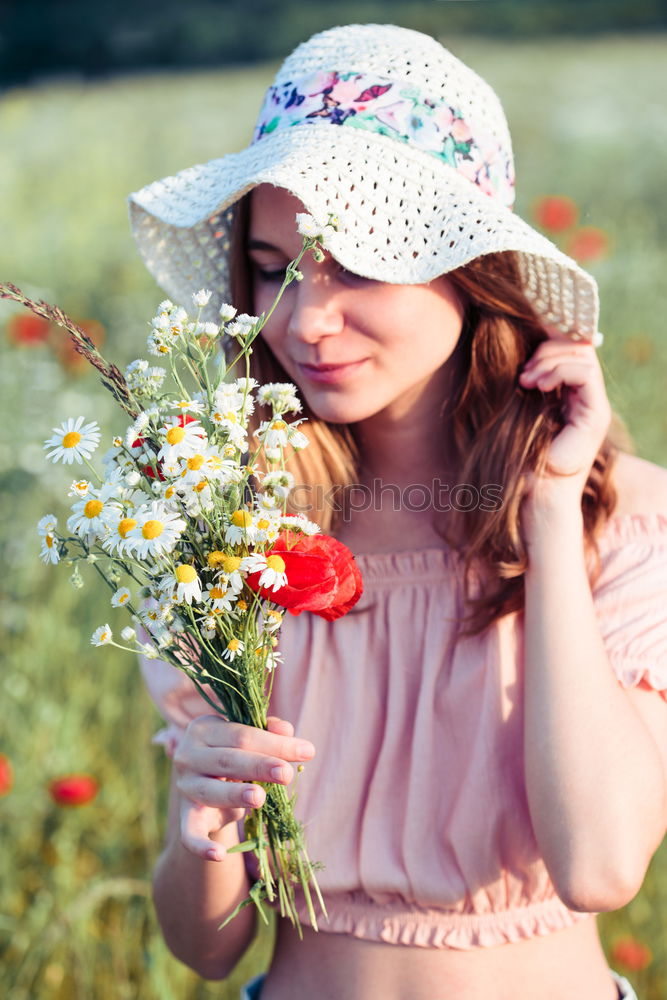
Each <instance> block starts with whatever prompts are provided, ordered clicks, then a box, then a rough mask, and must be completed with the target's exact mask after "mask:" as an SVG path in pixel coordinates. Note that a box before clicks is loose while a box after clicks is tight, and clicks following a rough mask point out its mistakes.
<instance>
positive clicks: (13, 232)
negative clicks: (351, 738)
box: [0, 35, 667, 1000]
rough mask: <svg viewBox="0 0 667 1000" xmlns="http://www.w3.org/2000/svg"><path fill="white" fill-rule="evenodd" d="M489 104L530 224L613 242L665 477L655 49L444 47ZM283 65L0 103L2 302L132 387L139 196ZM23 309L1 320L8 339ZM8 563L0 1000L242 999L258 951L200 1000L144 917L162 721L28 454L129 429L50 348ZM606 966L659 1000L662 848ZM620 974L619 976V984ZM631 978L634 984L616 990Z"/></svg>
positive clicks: (141, 79) (15, 466) (33, 351)
mask: <svg viewBox="0 0 667 1000" xmlns="http://www.w3.org/2000/svg"><path fill="white" fill-rule="evenodd" d="M450 44H451V47H452V48H453V49H454V51H455V52H456V53H457V54H458V55H460V56H461V57H462V58H463V59H464V60H466V61H468V62H469V63H470V64H471V65H472V66H474V67H475V68H477V69H478V70H480V72H482V74H483V75H485V76H486V77H487V79H488V80H489V81H490V82H491V83H492V84H493V85H494V86H495V88H496V89H497V91H498V92H499V94H500V95H501V98H502V99H503V103H504V105H505V108H506V111H507V113H508V117H509V120H510V124H511V126H512V131H513V136H514V145H515V153H516V159H517V174H518V204H517V211H518V212H519V214H522V215H526V216H529V215H530V213H531V210H532V206H533V205H534V203H535V201H536V199H538V198H540V197H541V196H543V195H547V194H565V195H568V196H570V197H571V198H573V199H574V200H575V201H576V203H577V204H578V206H579V209H580V213H581V221H582V222H583V223H584V224H586V225H593V226H596V227H599V228H601V229H603V230H604V231H605V232H606V233H607V235H608V238H609V241H610V247H611V251H610V253H609V255H608V256H607V257H606V258H604V259H602V260H600V261H598V262H597V263H595V264H592V265H591V268H590V269H591V270H592V271H593V273H594V274H595V275H596V277H597V278H598V280H599V283H600V290H601V296H602V323H601V329H602V330H603V331H604V333H605V337H606V340H605V345H604V348H603V349H602V352H601V357H602V360H603V364H604V367H605V371H606V374H607V381H608V388H609V393H610V397H611V399H612V403H613V405H614V406H615V408H616V409H617V411H619V412H620V414H621V415H622V416H623V418H624V419H625V421H626V423H627V425H628V427H629V429H630V431H631V433H632V435H633V437H634V440H635V442H636V447H637V451H638V453H639V454H641V455H642V456H643V457H645V458H649V459H651V460H653V461H655V462H658V463H660V464H663V465H667V409H666V408H665V406H664V400H665V389H666V383H665V376H666V374H667V337H666V336H665V332H664V330H663V326H664V315H665V312H666V305H667V303H666V301H665V299H666V292H665V288H666V286H665V279H664V275H665V273H667V249H666V247H665V240H664V235H665V233H666V232H667V199H666V198H665V195H664V177H665V164H666V163H667V113H666V110H665V104H664V94H665V93H667V79H666V77H667V38H666V37H664V36H658V35H656V36H644V37H637V36H636V37H632V38H630V37H627V38H621V37H610V38H606V39H598V40H592V41H591V40H588V41H581V40H577V41H566V40H558V41H546V42H541V43H525V42H521V43H515V44H506V43H504V44H502V45H500V44H497V43H492V42H489V41H483V42H482V41H480V40H474V39H470V38H467V39H456V40H454V41H451V40H450ZM273 70H274V67H273V66H266V67H263V68H261V69H253V70H252V71H244V70H234V71H230V72H224V71H220V72H215V73H212V72H207V73H183V74H171V75H160V74H153V75H147V76H132V77H124V78H117V79H114V80H110V81H107V82H101V83H99V82H98V83H95V84H94V85H84V84H82V83H81V82H79V81H77V80H75V79H71V80H62V81H59V82H51V83H49V84H43V85H40V86H35V87H31V88H26V89H22V88H19V89H15V90H9V91H6V92H5V93H4V94H2V96H1V100H0V144H1V145H0V148H1V149H2V154H1V156H0V233H1V234H2V239H1V240H0V281H13V282H15V283H16V284H18V285H20V286H21V287H22V288H24V290H26V291H28V292H30V293H32V294H34V295H37V296H40V297H44V298H46V299H47V300H49V301H51V302H57V303H58V304H59V305H61V306H62V307H63V308H64V309H65V310H66V311H68V312H69V313H70V314H71V315H73V316H74V317H76V318H79V319H84V318H94V319H96V320H97V321H99V322H100V323H102V324H103V326H104V328H105V330H106V343H105V346H104V349H103V350H104V353H105V354H106V356H107V357H109V358H110V359H112V360H114V361H116V362H117V363H118V364H119V365H121V366H123V365H125V364H127V363H128V362H129V361H131V360H132V359H133V358H135V357H137V356H138V355H140V354H141V353H142V344H143V343H144V337H145V329H146V327H145V323H146V321H147V320H148V319H149V318H150V316H151V315H152V313H153V310H154V306H155V305H156V303H157V302H158V301H159V300H160V298H161V297H162V296H161V294H160V292H159V290H158V289H156V288H155V286H154V284H153V282H152V280H151V279H150V278H149V277H148V275H147V274H145V273H144V270H143V268H142V265H141V263H140V260H139V258H138V255H137V254H136V251H135V249H134V246H133V244H132V241H131V238H130V236H129V233H128V228H127V221H126V211H125V207H124V199H125V197H126V195H127V193H128V192H129V191H132V190H135V189H137V188H139V187H141V186H142V185H143V184H145V183H147V182H149V181H151V180H153V179H155V178H157V177H159V176H163V175H165V174H168V173H171V172H175V171H176V170H178V169H180V168H182V167H185V166H188V165H190V164H191V163H195V162H202V161H205V160H207V159H209V158H211V157H213V156H218V155H222V154H223V153H225V152H227V151H230V150H233V149H237V148H239V147H240V146H241V145H242V144H244V143H245V142H246V140H247V139H248V138H249V136H250V133H251V130H252V124H253V118H254V113H255V110H256V108H257V106H258V104H259V101H260V98H261V95H262V93H263V90H264V88H265V87H266V85H267V84H268V83H269V82H270V79H271V77H272V74H273ZM12 312H13V309H12V307H10V306H9V305H8V304H7V303H0V330H1V329H2V327H3V324H4V325H6V324H7V323H8V322H10V321H11V317H12ZM0 352H1V365H0V380H1V382H0V386H1V395H0V406H1V407H2V410H1V412H0V422H1V425H2V428H3V434H2V437H1V440H0V470H1V473H2V480H1V489H2V500H3V503H2V507H1V510H0V544H1V545H2V557H3V565H4V573H3V574H2V580H1V582H0V587H1V588H2V590H1V594H2V599H1V606H0V614H1V621H2V627H3V635H4V639H3V670H2V675H1V678H0V685H1V686H2V692H3V704H4V712H3V719H4V726H3V730H2V734H1V735H0V753H5V754H6V755H7V756H8V757H9V758H10V759H11V761H12V765H13V769H14V786H13V789H12V790H11V792H10V793H9V794H7V795H6V796H4V797H3V798H2V799H0V835H1V842H2V845H3V849H2V851H1V852H0V885H1V888H0V893H1V894H2V895H1V903H0V955H2V961H1V963H0V966H1V968H0V994H1V995H2V996H3V997H8V998H10V1000H107V998H109V1000H111V998H114V1000H116V998H123V1000H125V998H127V1000H130V998H131V1000H135V998H136V1000H156V998H159V1000H195V998H196V1000H203V998H212V997H216V998H223V1000H226V998H232V997H236V996H237V995H238V983H239V982H240V981H242V980H243V979H245V978H248V977H249V976H250V975H252V974H254V973H255V972H256V971H258V970H259V969H260V968H261V967H262V964H263V963H264V962H265V961H266V959H267V956H268V953H269V949H270V934H269V933H266V934H263V935H262V936H261V938H260V940H259V941H258V942H257V944H256V945H255V946H253V949H252V951H251V952H250V953H249V954H248V956H246V958H245V959H244V962H243V965H242V967H241V968H239V970H237V975H236V976H235V977H234V980H233V981H229V982H228V983H224V984H207V983H204V982H203V981H201V980H199V979H197V977H195V976H194V975H192V974H191V973H189V972H188V971H187V970H185V969H183V968H182V967H181V966H180V965H179V964H178V963H177V962H176V961H175V960H174V959H172V958H171V956H170V955H169V954H168V953H167V951H166V949H165V947H164V945H163V944H162V941H161V938H160V936H159V933H158V931H157V928H156V924H155V919H154V916H153V913H152V907H151V903H150V871H151V869H152V866H153V862H154V859H155V857H156V854H157V852H158V850H159V846H160V840H161V836H162V828H163V822H164V812H165V793H166V781H167V776H168V775H167V771H168V768H167V765H166V763H165V760H164V759H163V756H162V752H161V750H160V749H158V748H152V747H151V746H150V745H149V743H150V737H151V734H152V733H153V732H154V730H155V729H156V728H157V727H158V719H157V716H156V713H155V712H154V710H153V708H152V706H151V705H150V704H149V702H148V698H147V696H146V695H145V694H144V691H143V687H142V684H141V681H140V678H139V675H138V671H137V667H136V664H135V662H134V661H133V659H132V657H130V656H129V655H128V656H126V657H124V656H123V655H122V654H121V653H120V652H118V651H116V650H108V649H104V650H93V649H92V647H91V646H90V644H89V637H90V634H91V633H92V631H93V630H94V628H96V627H97V626H98V625H99V624H102V623H103V622H106V621H109V622H110V624H111V625H112V627H114V628H120V627H122V625H123V624H125V622H124V621H123V622H121V612H120V611H112V610H111V609H110V608H109V605H108V601H107V599H106V597H105V595H104V594H103V593H102V590H101V588H98V587H97V586H96V585H95V583H94V580H93V572H92V569H91V572H90V574H89V575H88V576H87V577H86V581H85V582H86V587H85V588H84V589H83V590H81V591H77V590H74V589H73V588H72V587H71V585H70V584H69V582H68V573H67V570H66V569H65V568H64V567H58V568H50V567H45V566H43V565H42V564H41V563H40V562H39V560H38V558H37V552H38V545H37V539H36V535H35V531H34V527H35V524H36V522H37V520H38V519H39V518H40V517H41V516H42V515H43V514H46V513H50V512H53V513H55V514H57V515H59V516H60V517H61V518H62V517H63V516H64V515H65V509H66V508H65V505H64V503H63V502H62V499H61V498H63V497H64V494H65V492H66V490H65V489H64V487H66V486H67V485H69V482H70V480H71V478H72V477H71V476H68V475H67V473H66V472H65V471H64V470H62V469H60V468H54V467H53V466H47V465H46V463H45V462H44V460H43V452H42V448H41V442H42V441H43V439H44V438H45V437H46V436H47V435H48V433H49V431H50V428H51V427H52V426H53V425H55V424H57V423H59V422H60V421H62V420H64V419H65V418H66V417H67V416H70V415H73V416H77V415H79V414H84V415H86V417H87V418H89V419H92V418H96V419H98V420H100V422H101V423H102V426H103V428H104V430H105V433H106V434H107V437H108V439H110V437H111V436H112V434H113V433H114V431H122V429H123V428H124V422H123V421H122V420H120V419H118V413H119V412H120V411H118V413H117V412H116V410H115V409H114V407H113V405H112V401H111V399H110V398H109V399H107V398H106V394H105V393H104V390H103V389H102V388H101V387H99V386H98V384H97V383H96V380H95V377H94V376H93V375H91V374H89V373H83V374H82V373H80V372H78V371H73V370H72V369H71V367H64V366H63V364H62V363H61V361H59V360H58V358H57V357H56V354H55V353H54V351H53V350H51V349H50V348H49V347H47V346H35V347H28V346H25V345H24V346H20V345H17V344H14V343H12V342H11V341H10V339H9V338H8V337H7V336H4V335H3V336H2V337H0ZM81 771H83V772H90V773H91V774H93V775H95V776H96V777H97V778H98V779H99V781H100V785H101V789H100V793H99V795H98V796H97V798H96V799H95V800H94V801H93V802H92V803H90V804H88V805H86V806H83V807H80V808H78V809H69V810H67V809H62V808H58V807H57V806H55V805H54V804H53V803H52V802H51V800H50V799H49V796H48V794H47V790H46V783H47V782H48V781H49V780H50V779H51V778H53V777H56V776H58V775H61V774H65V773H68V772H81ZM600 925H601V929H602V933H603V936H604V943H605V947H606V948H607V950H608V951H610V949H611V948H612V946H613V944H614V942H615V941H616V940H617V939H618V938H620V937H622V936H624V935H627V934H631V935H633V936H634V937H636V938H638V939H640V940H641V941H643V942H645V943H646V944H647V945H648V946H649V947H650V948H651V950H652V952H653V961H652V962H651V963H650V964H649V966H648V968H646V969H645V970H644V971H640V972H633V973H628V975H629V976H630V978H631V979H632V980H633V982H634V983H635V984H636V986H637V988H638V992H639V996H640V1000H664V998H665V997H666V996H667V947H666V945H665V930H666V928H667V849H666V847H665V844H663V847H662V848H661V850H660V851H659V852H658V854H657V855H656V857H655V859H654V861H653V863H652V866H651V869H650V871H649V875H648V877H647V880H646V883H645V886H644V888H643V890H642V892H641V893H640V895H639V896H638V897H637V898H636V899H635V900H634V901H633V902H632V904H631V905H629V906H628V907H627V908H625V909H624V910H623V911H619V912H618V913H614V914H606V915H603V916H602V917H601V918H600ZM615 964H616V965H617V967H619V968H620V966H618V963H615ZM626 971H627V970H626Z"/></svg>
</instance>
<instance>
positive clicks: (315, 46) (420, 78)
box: [274, 24, 513, 164]
mask: <svg viewBox="0 0 667 1000" xmlns="http://www.w3.org/2000/svg"><path fill="white" fill-rule="evenodd" d="M327 70H337V71H339V72H346V71H348V72H357V73H364V74H373V73H376V74H377V75H378V76H379V77H381V78H383V79H389V80H393V81H396V82H402V83H406V84H410V85H412V86H413V87H417V88H418V89H419V90H420V91H421V93H422V94H424V95H425V96H426V97H428V98H430V99H431V100H433V101H437V102H439V103H440V102H441V103H443V104H447V105H449V107H451V108H456V109H457V110H458V111H459V112H460V114H461V116H462V118H463V119H465V121H466V122H467V123H468V125H469V126H470V127H471V128H472V129H473V130H475V131H476V132H478V133H480V134H483V135H486V136H487V137H488V139H489V140H491V141H493V142H495V143H496V144H497V146H498V147H500V148H501V149H502V150H503V151H504V154H505V156H506V158H507V159H508V160H509V161H510V163H512V164H513V157H512V141H511V138H510V133H509V127H508V125H507V119H506V118H505V114H504V112H503V109H502V105H501V103H500V100H499V99H498V96H497V94H496V93H495V91H494V90H493V89H492V87H490V86H489V84H488V83H486V81H485V80H483V79H482V78H481V76H479V75H478V74H477V73H475V72H474V71H473V70H472V69H470V67H469V66H466V65H465V63H463V62H461V60H460V59H457V57H456V56H455V55H453V54H452V53H451V52H450V51H449V50H448V49H446V48H445V47H444V46H443V45H441V44H440V42H438V41H436V39H435V38H432V37H431V36H430V35H425V34H423V33H422V32H420V31H414V30H413V29H412V28H402V27H399V26H398V25H393V24H348V25H345V26H342V27H338V28H329V29H327V30H326V31H320V32H318V34H316V35H313V36H312V37H311V38H309V39H308V40H307V41H305V42H302V43H301V44H300V45H298V46H297V48H296V49H294V51H293V52H292V53H291V54H290V55H289V56H288V57H287V59H286V60H285V61H284V63H283V64H282V66H281V67H280V69H279V70H278V73H277V75H276V78H275V80H274V85H276V86H282V85H284V84H286V83H288V82H289V81H290V80H294V79H296V78H300V77H305V76H308V75H309V74H311V73H312V74H315V73H318V72H321V71H327Z"/></svg>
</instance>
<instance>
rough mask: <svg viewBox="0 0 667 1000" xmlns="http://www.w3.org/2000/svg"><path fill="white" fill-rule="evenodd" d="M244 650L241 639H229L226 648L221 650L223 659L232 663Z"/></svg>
mask: <svg viewBox="0 0 667 1000" xmlns="http://www.w3.org/2000/svg"><path fill="white" fill-rule="evenodd" d="M244 649H245V645H244V643H243V642H242V641H241V639H230V640H229V642H228V643H227V648H226V649H225V650H223V653H222V656H223V659H225V660H229V662H230V663H231V662H233V661H234V660H235V659H236V657H237V656H241V654H242V653H243V651H244Z"/></svg>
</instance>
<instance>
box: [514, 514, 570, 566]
mask: <svg viewBox="0 0 667 1000" xmlns="http://www.w3.org/2000/svg"><path fill="white" fill-rule="evenodd" d="M521 527H522V532H523V537H524V541H525V543H526V546H527V548H528V554H529V560H530V562H531V564H532V563H533V562H534V561H535V560H537V559H538V558H539V557H540V556H542V555H544V556H546V557H548V558H551V559H554V558H558V559H560V558H561V557H562V555H563V554H564V552H566V551H568V550H570V549H574V550H575V551H581V552H582V553H583V540H584V516H583V512H582V509H581V502H580V500H579V499H577V500H576V501H575V500H570V502H569V503H564V502H558V503H545V502H543V501H542V502H540V503H536V502H535V501H524V504H523V505H522V508H521Z"/></svg>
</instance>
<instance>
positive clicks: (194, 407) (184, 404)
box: [171, 399, 206, 413]
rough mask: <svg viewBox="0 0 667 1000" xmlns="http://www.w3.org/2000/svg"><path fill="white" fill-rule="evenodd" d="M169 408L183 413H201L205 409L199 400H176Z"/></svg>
mask: <svg viewBox="0 0 667 1000" xmlns="http://www.w3.org/2000/svg"><path fill="white" fill-rule="evenodd" d="M171 408H172V410H181V411H182V412H183V413H203V412H204V410H205V409H206V407H205V406H204V404H203V402H202V401H201V399H177V400H175V402H173V403H172V404H171Z"/></svg>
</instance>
